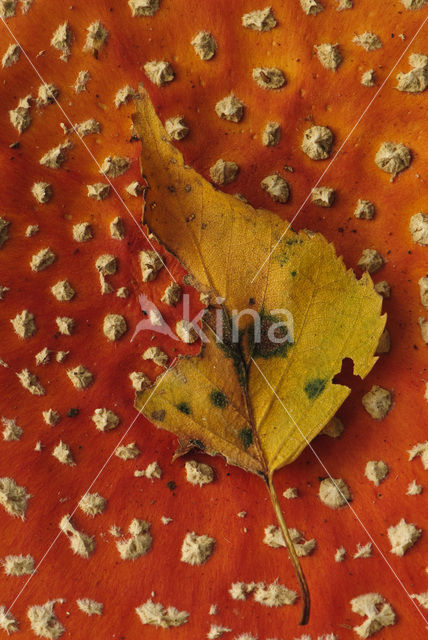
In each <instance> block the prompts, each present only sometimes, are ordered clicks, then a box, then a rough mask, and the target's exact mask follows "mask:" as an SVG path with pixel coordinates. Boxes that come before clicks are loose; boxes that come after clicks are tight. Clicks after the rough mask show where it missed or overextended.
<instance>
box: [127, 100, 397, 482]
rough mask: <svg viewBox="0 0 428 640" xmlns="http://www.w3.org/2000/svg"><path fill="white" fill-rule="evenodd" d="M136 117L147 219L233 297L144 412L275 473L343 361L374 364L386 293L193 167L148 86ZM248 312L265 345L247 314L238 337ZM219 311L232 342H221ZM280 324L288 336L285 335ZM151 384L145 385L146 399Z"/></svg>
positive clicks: (342, 393)
mask: <svg viewBox="0 0 428 640" xmlns="http://www.w3.org/2000/svg"><path fill="white" fill-rule="evenodd" d="M135 125H136V128H137V131H138V134H139V136H140V137H141V140H142V167H143V174H144V175H145V177H146V179H147V182H148V185H149V188H148V190H147V192H146V206H145V212H144V219H145V222H147V224H148V225H149V227H150V228H151V229H152V231H153V232H154V233H155V234H156V235H157V236H158V237H159V238H160V239H161V240H162V242H163V243H164V244H165V245H166V246H167V247H168V248H169V249H170V250H171V251H172V252H173V253H175V254H176V255H177V256H178V257H179V259H180V260H181V261H182V262H183V263H184V265H185V267H186V268H187V269H188V270H189V271H190V272H191V273H192V274H193V276H194V277H195V279H196V281H197V282H198V284H199V287H200V288H201V289H202V290H205V291H210V292H212V293H214V294H215V295H216V296H218V297H221V298H224V300H225V302H224V304H223V305H222V306H221V308H220V307H218V308H217V309H214V310H212V311H211V313H210V316H211V318H210V319H208V320H207V321H206V322H205V323H204V325H203V329H204V333H205V334H206V336H207V338H209V342H208V343H206V344H205V345H204V346H203V348H202V352H201V354H200V356H199V357H191V358H180V359H179V361H178V364H177V365H176V366H175V367H174V368H173V369H171V370H170V371H169V372H168V373H167V374H166V376H165V378H164V380H163V382H162V386H161V388H160V389H159V390H158V391H157V392H156V393H155V394H153V396H152V397H151V399H150V400H149V401H148V402H147V404H146V405H145V407H144V410H143V413H144V414H145V415H147V417H149V418H150V420H151V421H152V422H154V423H155V424H156V425H157V426H159V427H161V428H163V429H168V430H169V431H172V432H173V433H176V434H177V435H178V437H179V440H180V451H186V450H188V449H189V447H194V446H199V447H200V448H201V449H203V450H204V451H206V453H210V454H216V453H221V454H222V455H223V456H224V457H225V458H226V459H227V461H228V462H230V463H231V464H236V465H238V466H240V467H242V468H243V469H246V470H248V471H253V472H257V473H262V474H264V475H266V476H268V475H271V474H272V473H273V472H274V471H275V470H276V469H279V468H281V467H282V466H284V465H286V464H289V463H290V462H292V461H293V460H295V459H296V458H297V456H298V455H299V454H300V453H301V452H302V450H303V449H304V448H305V447H306V445H307V441H310V440H312V438H314V437H315V436H316V435H317V434H318V433H319V432H320V431H321V429H322V428H323V427H324V426H325V425H326V424H327V422H328V421H329V420H330V419H331V418H332V417H333V416H334V414H335V413H336V411H337V409H338V408H339V407H340V405H341V404H342V403H343V401H344V400H345V398H346V397H347V396H348V394H349V393H350V389H349V388H348V387H345V386H343V385H340V384H333V382H332V380H333V377H334V376H335V375H336V374H337V373H338V372H339V371H340V370H341V365H342V360H343V359H344V358H352V360H353V361H354V373H355V374H356V375H359V376H361V377H365V376H366V375H367V374H368V372H369V371H370V370H371V368H372V367H373V365H374V363H375V362H376V358H375V357H373V354H374V352H375V350H376V346H377V343H378V340H379V336H380V335H381V333H382V331H383V327H384V324H385V318H384V317H382V316H380V310H381V298H380V296H378V295H377V294H376V293H375V291H374V289H373V286H372V282H371V280H370V277H369V276H368V275H367V274H364V275H363V277H362V278H361V279H360V280H357V279H356V278H355V276H354V274H353V272H352V270H346V269H345V267H344V265H343V262H342V260H341V259H340V258H337V256H336V254H335V250H334V247H333V246H332V245H331V244H328V242H327V241H326V240H325V238H324V237H323V236H322V235H321V234H318V233H317V234H312V233H310V232H305V231H301V232H299V233H295V232H294V231H292V230H291V229H290V230H288V231H287V232H286V233H285V235H284V236H283V237H282V238H281V236H282V234H283V233H284V231H286V229H287V226H288V225H287V223H286V222H284V221H282V220H281V219H280V218H279V217H278V216H276V215H275V214H273V213H271V212H269V211H262V210H258V211H255V210H254V209H252V207H250V206H249V205H246V204H244V203H243V202H242V201H240V200H238V199H236V198H234V197H232V196H229V195H227V194H225V193H222V192H220V191H216V190H215V189H214V188H213V187H212V186H211V185H210V184H209V183H208V182H206V181H205V180H204V179H203V178H202V177H201V176H199V175H198V174H197V173H196V172H195V171H193V170H192V169H190V168H189V167H186V166H185V165H184V163H183V159H182V157H181V155H180V153H179V152H178V151H177V150H176V149H175V148H174V147H173V146H172V145H171V144H170V143H169V142H168V141H167V138H166V134H165V132H164V130H163V127H162V125H161V123H160V121H159V120H158V118H157V116H156V114H155V112H154V109H153V107H152V105H151V103H150V101H149V99H148V98H147V97H146V96H145V95H144V94H143V96H142V98H141V99H140V100H139V101H138V102H137V114H136V116H135ZM155 203H156V206H154V205H155ZM190 214H192V215H190ZM280 238H281V239H280ZM278 240H279V242H278ZM277 242H278V244H276V243H277ZM273 247H275V249H274V251H273V253H272V255H271V257H270V259H269V260H268V261H267V262H266V264H265V265H264V267H263V269H262V271H261V273H260V275H259V276H258V278H256V279H255V281H254V282H252V279H253V277H254V275H255V274H256V272H257V269H258V268H259V266H260V265H262V264H263V262H264V261H265V260H266V258H267V257H268V255H269V252H270V251H271V248H273ZM243 309H244V310H245V309H251V310H253V311H255V312H258V314H260V318H261V341H260V342H259V343H257V342H255V341H254V340H253V339H252V336H253V335H254V321H253V318H252V317H251V316H250V315H248V314H247V315H246V316H245V317H242V318H241V322H240V326H239V335H240V340H239V342H238V343H237V342H233V340H232V338H233V336H232V331H233V329H232V324H231V319H232V314H233V310H237V311H238V312H239V311H241V310H243ZM279 310H284V311H286V313H285V314H284V313H281V312H280V311H279ZM220 315H222V319H223V323H222V324H223V326H224V335H223V342H221V341H219V340H216V339H215V333H216V331H217V329H216V327H215V325H216V321H217V319H218V316H220ZM254 315H255V314H254ZM216 316H217V317H216ZM280 321H284V322H285V323H286V325H287V329H288V334H287V336H285V331H286V329H285V328H284V327H278V328H277V329H276V330H275V326H274V325H275V323H279V322H280ZM269 329H270V331H271V334H272V333H276V335H277V337H278V338H280V339H282V338H285V337H287V339H286V340H284V341H283V342H282V343H281V344H274V343H273V342H272V341H271V340H270V339H269V336H268V332H269ZM281 332H282V335H280V334H281ZM235 333H236V332H235ZM217 334H218V331H217ZM235 337H236V335H235ZM265 378H266V379H265ZM266 380H267V381H268V382H269V384H268V383H267V382H266ZM270 385H271V386H270ZM271 387H272V388H273V389H274V390H275V394H274V393H273V391H272V388H271ZM150 393H151V391H150V390H146V391H144V392H142V393H139V394H138V396H137V400H136V406H137V408H141V407H142V406H143V405H144V403H146V401H147V399H148V397H149V394H150ZM276 395H277V396H279V398H281V401H279V400H278V398H277V397H276ZM283 405H284V406H285V407H286V409H287V411H285V410H284V406H283ZM287 412H289V415H287ZM153 414H154V415H153ZM156 416H161V417H162V420H159V419H156ZM296 423H297V427H296ZM195 443H196V444H195Z"/></svg>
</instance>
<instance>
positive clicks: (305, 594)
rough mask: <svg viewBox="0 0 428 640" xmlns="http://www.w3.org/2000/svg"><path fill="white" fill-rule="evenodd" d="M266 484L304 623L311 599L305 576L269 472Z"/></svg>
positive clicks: (307, 616) (306, 619) (306, 620)
mask: <svg viewBox="0 0 428 640" xmlns="http://www.w3.org/2000/svg"><path fill="white" fill-rule="evenodd" d="M266 485H267V488H268V491H269V495H270V499H271V502H272V506H273V508H274V511H275V515H276V518H277V520H278V524H279V526H280V529H281V531H282V535H283V537H284V540H285V543H286V545H287V549H288V552H289V554H290V559H291V563H292V565H293V568H294V571H295V573H296V577H297V579H298V581H299V585H300V590H301V592H302V603H303V608H302V617H301V619H300V622H299V624H301V625H305V624H308V622H309V613H310V609H311V599H310V594H309V589H308V585H307V583H306V578H305V576H304V573H303V570H302V567H301V565H300V562H299V558H298V557H297V554H296V550H295V548H294V544H293V541H292V540H291V537H290V533H289V531H288V527H287V525H286V523H285V520H284V516H283V513H282V510H281V507H280V504H279V501H278V495H277V493H276V490H275V486H274V484H273V474H272V473H270V474H269V476H268V477H267V478H266Z"/></svg>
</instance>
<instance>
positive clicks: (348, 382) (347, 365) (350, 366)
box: [333, 358, 360, 389]
mask: <svg viewBox="0 0 428 640" xmlns="http://www.w3.org/2000/svg"><path fill="white" fill-rule="evenodd" d="M355 379H358V380H360V377H359V376H356V375H355V374H354V362H353V360H352V358H343V360H342V368H341V369H340V371H339V372H338V373H336V375H335V376H334V378H333V384H342V385H345V386H346V387H349V388H350V389H352V386H353V383H354V382H355Z"/></svg>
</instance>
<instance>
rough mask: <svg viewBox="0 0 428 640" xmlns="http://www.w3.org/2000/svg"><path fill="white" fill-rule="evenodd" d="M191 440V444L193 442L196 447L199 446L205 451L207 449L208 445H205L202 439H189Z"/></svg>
mask: <svg viewBox="0 0 428 640" xmlns="http://www.w3.org/2000/svg"><path fill="white" fill-rule="evenodd" d="M189 442H190V444H192V445H193V446H194V447H197V448H198V449H200V450H201V451H205V449H206V447H205V445H204V443H203V442H202V440H189Z"/></svg>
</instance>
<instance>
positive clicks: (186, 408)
mask: <svg viewBox="0 0 428 640" xmlns="http://www.w3.org/2000/svg"><path fill="white" fill-rule="evenodd" d="M177 409H178V410H179V411H181V413H185V414H186V415H187V416H189V415H190V414H191V413H192V409H191V408H190V404H188V403H187V402H179V403H178V405H177Z"/></svg>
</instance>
